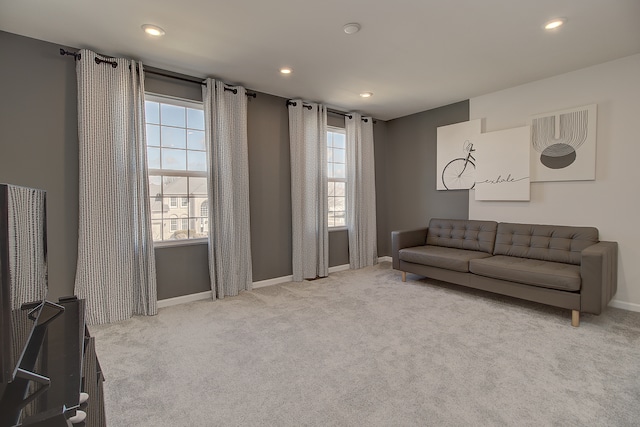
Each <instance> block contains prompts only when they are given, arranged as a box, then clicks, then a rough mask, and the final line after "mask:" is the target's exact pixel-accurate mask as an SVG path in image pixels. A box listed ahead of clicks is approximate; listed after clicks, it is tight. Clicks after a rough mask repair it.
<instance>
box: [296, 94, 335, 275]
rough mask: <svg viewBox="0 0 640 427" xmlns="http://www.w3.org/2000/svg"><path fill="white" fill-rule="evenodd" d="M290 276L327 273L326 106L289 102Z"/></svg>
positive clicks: (298, 101) (299, 101)
mask: <svg viewBox="0 0 640 427" xmlns="http://www.w3.org/2000/svg"><path fill="white" fill-rule="evenodd" d="M289 139H290V148H291V204H292V208H291V210H292V239H293V280H294V281H295V282H299V281H302V280H303V279H313V278H316V277H326V276H327V275H328V274H329V234H328V228H327V227H328V224H327V220H328V202H327V109H326V107H325V106H323V105H319V104H313V103H304V104H303V102H302V100H300V99H298V100H294V101H291V102H290V103H289Z"/></svg>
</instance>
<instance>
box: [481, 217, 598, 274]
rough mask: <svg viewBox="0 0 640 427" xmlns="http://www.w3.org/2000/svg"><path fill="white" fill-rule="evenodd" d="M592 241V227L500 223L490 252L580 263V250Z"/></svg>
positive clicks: (595, 239) (594, 232) (595, 235)
mask: <svg viewBox="0 0 640 427" xmlns="http://www.w3.org/2000/svg"><path fill="white" fill-rule="evenodd" d="M595 243H598V229H597V228H594V227H569V226H561V225H537V224H512V223H507V222H501V223H500V224H498V233H497V235H496V245H495V249H494V251H493V254H494V255H508V256H515V257H520V258H531V259H539V260H543V261H552V262H563V263H565V264H575V265H580V252H581V251H582V250H583V249H584V248H586V247H587V246H591V245H593V244H595Z"/></svg>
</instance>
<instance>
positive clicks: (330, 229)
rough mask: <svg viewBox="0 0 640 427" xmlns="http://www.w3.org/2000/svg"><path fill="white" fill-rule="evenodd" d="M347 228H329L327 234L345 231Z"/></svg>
mask: <svg viewBox="0 0 640 427" xmlns="http://www.w3.org/2000/svg"><path fill="white" fill-rule="evenodd" d="M347 230H348V228H347V226H346V225H345V226H343V227H329V233H331V232H332V231H347Z"/></svg>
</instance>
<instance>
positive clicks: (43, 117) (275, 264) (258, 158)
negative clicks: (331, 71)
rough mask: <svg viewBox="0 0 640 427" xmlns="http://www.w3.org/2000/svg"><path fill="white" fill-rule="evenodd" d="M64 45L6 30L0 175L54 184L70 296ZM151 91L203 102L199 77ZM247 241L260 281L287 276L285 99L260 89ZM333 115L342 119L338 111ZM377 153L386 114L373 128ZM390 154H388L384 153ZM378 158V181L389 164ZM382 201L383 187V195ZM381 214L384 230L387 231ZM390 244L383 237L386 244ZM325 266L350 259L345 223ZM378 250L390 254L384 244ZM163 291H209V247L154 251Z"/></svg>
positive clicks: (58, 289)
mask: <svg viewBox="0 0 640 427" xmlns="http://www.w3.org/2000/svg"><path fill="white" fill-rule="evenodd" d="M60 47H61V46H59V45H56V44H52V43H48V42H44V41H40V40H35V39H30V38H26V37H22V36H18V35H14V34H10V33H6V32H1V31H0V51H2V52H3V54H4V55H7V57H9V58H17V59H19V60H17V59H16V60H11V61H3V64H2V66H0V85H1V86H0V90H1V92H0V93H2V94H3V96H2V97H1V98H0V144H1V145H0V182H9V183H12V184H18V185H25V186H31V187H36V188H43V189H45V190H47V192H48V219H47V221H48V230H49V285H50V290H49V295H50V298H52V299H55V298H57V297H58V296H62V295H70V294H73V283H74V277H75V269H76V259H77V240H78V232H77V230H78V140H77V139H78V137H77V93H76V75H75V63H74V61H73V60H72V59H71V58H69V57H63V56H60V54H59V53H58V49H59V48H60ZM145 88H146V90H147V91H149V92H153V93H158V94H165V95H170V96H175V97H181V98H187V99H194V100H198V101H199V100H201V96H202V95H201V88H200V87H199V86H198V85H197V84H191V83H186V82H180V81H179V80H175V79H168V78H165V77H159V76H155V75H152V74H147V75H146V80H145ZM248 118H249V123H248V135H249V169H250V177H249V179H250V205H251V244H252V256H253V276H254V280H255V281H259V280H265V279H270V278H275V277H281V276H288V275H290V274H291V192H290V188H291V176H290V163H289V161H290V159H289V128H288V112H287V108H286V105H285V99H284V98H280V97H276V96H271V95H266V94H261V93H259V94H258V97H257V98H256V99H250V102H249V111H248ZM329 123H330V124H331V125H334V126H344V125H343V120H342V119H341V118H340V117H330V118H329ZM374 129H375V132H376V133H375V138H376V155H378V154H377V153H378V150H379V149H380V150H384V149H385V141H384V136H385V132H384V130H385V122H382V121H378V123H377V124H376V125H375V127H374ZM380 158H381V159H382V160H381V161H382V162H384V156H380ZM383 164H384V163H380V164H377V165H376V173H377V177H376V180H377V182H378V181H380V180H382V179H383V178H382V177H383V176H384V174H385V172H386V171H385V168H383V167H379V165H383ZM377 200H378V206H384V200H385V196H384V194H382V195H378V196H377ZM385 216H386V213H385V212H381V213H379V214H378V218H381V219H382V220H381V221H380V225H379V228H380V229H381V230H382V231H383V233H381V234H380V235H381V236H382V235H383V234H385V233H386V227H385V226H384V218H385ZM381 247H382V248H384V247H385V246H384V244H383V245H381ZM329 248H330V255H329V265H330V266H336V265H343V264H347V263H348V262H349V258H348V238H347V232H346V231H336V232H331V233H330V234H329ZM380 253H381V254H388V251H387V252H384V251H380ZM156 261H157V272H158V298H159V299H166V298H171V297H176V296H180V295H187V294H191V293H198V292H203V291H207V290H209V289H210V287H209V276H208V270H207V268H208V267H207V247H206V245H205V244H195V245H186V246H174V247H161V248H160V247H159V248H157V249H156Z"/></svg>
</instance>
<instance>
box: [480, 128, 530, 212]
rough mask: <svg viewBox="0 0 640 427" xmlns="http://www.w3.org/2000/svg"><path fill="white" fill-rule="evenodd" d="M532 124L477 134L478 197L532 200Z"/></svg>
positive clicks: (484, 198)
mask: <svg viewBox="0 0 640 427" xmlns="http://www.w3.org/2000/svg"><path fill="white" fill-rule="evenodd" d="M529 133H530V128H529V126H523V127H519V128H514V129H507V130H501V131H497V132H488V133H483V134H481V135H479V136H478V137H477V138H476V147H477V151H476V158H477V159H478V167H477V169H476V187H475V198H476V200H505V201H506V200H512V201H513V200H521V201H526V200H529V194H530V192H529V182H530V181H529Z"/></svg>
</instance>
